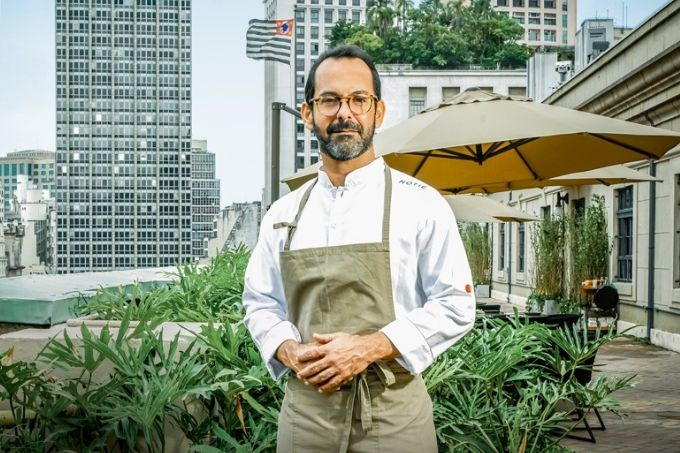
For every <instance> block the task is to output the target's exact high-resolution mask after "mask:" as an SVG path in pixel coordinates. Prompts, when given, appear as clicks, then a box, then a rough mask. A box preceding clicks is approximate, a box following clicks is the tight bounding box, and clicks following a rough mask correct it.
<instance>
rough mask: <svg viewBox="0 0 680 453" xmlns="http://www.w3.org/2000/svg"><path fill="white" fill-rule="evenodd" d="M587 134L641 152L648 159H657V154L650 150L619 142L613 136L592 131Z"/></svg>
mask: <svg viewBox="0 0 680 453" xmlns="http://www.w3.org/2000/svg"><path fill="white" fill-rule="evenodd" d="M589 135H591V136H593V137H596V138H599V139H600V140H604V141H605V142H609V143H612V144H614V145H616V146H620V147H622V148H625V149H627V150H628V151H633V152H634V153H638V154H642V155H643V156H645V157H647V158H649V159H658V157H657V156H655V155H654V154H652V153H650V152H647V151H645V150H643V149H640V148H636V147H634V146H631V145H627V144H625V143H621V142H619V141H617V140H614V139H613V138H609V137H605V136H604V135H600V134H592V133H589Z"/></svg>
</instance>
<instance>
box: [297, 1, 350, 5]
mask: <svg viewBox="0 0 680 453" xmlns="http://www.w3.org/2000/svg"><path fill="white" fill-rule="evenodd" d="M308 1H309V2H310V3H311V4H312V5H318V4H319V0H308ZM350 1H351V3H352V6H361V0H350ZM297 3H302V4H304V3H305V0H297ZM335 3H337V4H338V5H340V6H347V4H348V0H335V2H334V0H324V4H325V5H333V4H335Z"/></svg>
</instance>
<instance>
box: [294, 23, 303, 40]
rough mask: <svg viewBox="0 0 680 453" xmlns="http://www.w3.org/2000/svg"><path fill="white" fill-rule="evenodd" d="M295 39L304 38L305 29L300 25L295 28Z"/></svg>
mask: <svg viewBox="0 0 680 453" xmlns="http://www.w3.org/2000/svg"><path fill="white" fill-rule="evenodd" d="M295 37H296V38H302V39H304V38H305V27H304V26H302V25H298V26H297V27H295Z"/></svg>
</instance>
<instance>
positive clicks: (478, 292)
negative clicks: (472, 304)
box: [475, 285, 491, 298]
mask: <svg viewBox="0 0 680 453" xmlns="http://www.w3.org/2000/svg"><path fill="white" fill-rule="evenodd" d="M475 296H477V297H487V298H488V297H491V291H490V287H489V285H477V286H475Z"/></svg>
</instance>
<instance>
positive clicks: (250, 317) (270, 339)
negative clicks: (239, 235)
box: [243, 209, 301, 379]
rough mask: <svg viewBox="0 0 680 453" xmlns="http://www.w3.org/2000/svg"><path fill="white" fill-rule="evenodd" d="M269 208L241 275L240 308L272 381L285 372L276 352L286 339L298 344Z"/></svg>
mask: <svg viewBox="0 0 680 453" xmlns="http://www.w3.org/2000/svg"><path fill="white" fill-rule="evenodd" d="M271 212H272V210H271V209H270V211H269V212H267V214H265V217H264V219H263V220H262V225H261V227H260V234H259V237H258V241H257V245H256V246H255V249H254V250H253V252H252V254H251V257H250V261H249V262H248V267H247V268H246V273H245V282H244V290H243V306H244V307H245V310H246V315H245V318H244V322H245V325H246V327H247V328H248V330H249V331H250V334H251V335H252V337H253V340H254V341H255V344H256V345H257V347H258V349H259V350H260V354H261V355H262V359H263V360H264V363H265V365H266V366H267V369H268V370H269V372H270V373H271V375H272V376H273V377H274V378H275V379H279V378H280V377H281V376H283V375H284V374H285V372H286V371H288V368H286V366H285V365H283V364H282V363H281V362H280V361H278V360H277V359H276V357H275V354H276V350H277V349H278V347H279V346H280V345H281V343H283V342H284V341H286V340H289V339H292V340H295V341H298V342H300V341H301V337H300V333H299V332H298V330H297V328H296V327H295V326H294V325H293V324H292V323H291V322H289V321H288V309H287V305H286V299H285V295H284V292H283V283H282V280H281V270H280V267H279V251H278V247H277V245H276V236H277V231H276V230H274V228H273V224H272V221H271Z"/></svg>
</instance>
